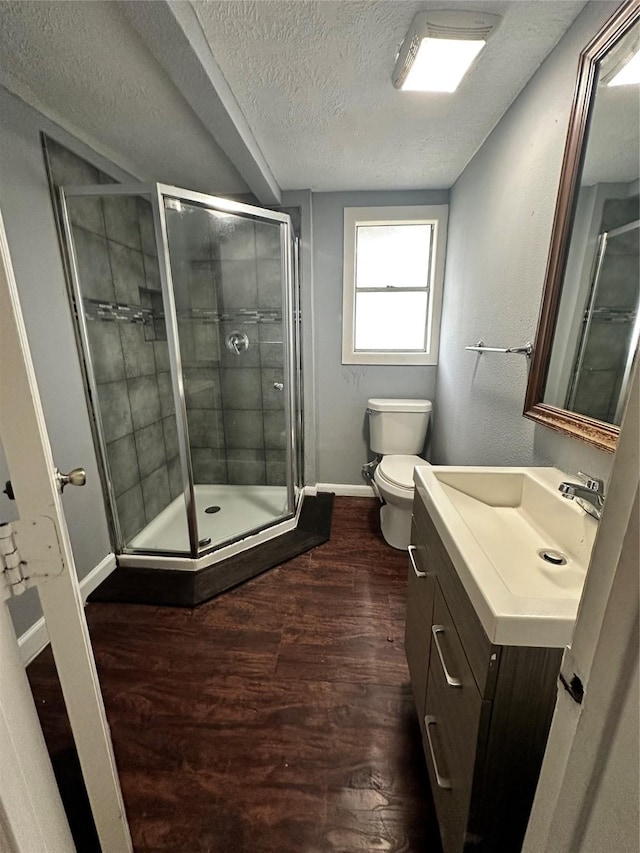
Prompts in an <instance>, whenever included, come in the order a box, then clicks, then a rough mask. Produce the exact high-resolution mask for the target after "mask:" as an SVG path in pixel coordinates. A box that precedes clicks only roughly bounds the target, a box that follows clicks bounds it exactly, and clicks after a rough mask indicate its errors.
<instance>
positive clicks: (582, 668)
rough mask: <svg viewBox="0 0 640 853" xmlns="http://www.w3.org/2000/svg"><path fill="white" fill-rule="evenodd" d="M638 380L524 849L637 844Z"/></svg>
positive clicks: (564, 851)
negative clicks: (568, 688)
mask: <svg viewBox="0 0 640 853" xmlns="http://www.w3.org/2000/svg"><path fill="white" fill-rule="evenodd" d="M639 382H640V371H638V369H637V367H636V371H635V376H634V378H633V381H632V384H631V391H630V394H629V401H628V403H627V411H626V415H625V417H624V419H623V421H622V429H621V433H620V439H619V441H618V447H617V450H616V458H615V461H614V466H613V472H612V475H611V479H610V481H609V486H608V495H607V500H606V503H605V507H604V512H603V514H602V521H601V522H600V528H599V530H598V535H597V538H596V541H595V544H594V548H593V554H592V557H591V564H590V566H589V572H588V575H587V579H586V583H585V588H584V592H583V595H582V599H581V602H580V608H579V611H578V619H577V621H576V626H575V630H574V634H573V639H572V642H571V646H570V648H568V649H567V650H566V651H565V654H564V658H563V661H562V667H561V670H560V672H561V677H562V678H563V679H564V682H565V683H566V684H567V685H568V686H570V687H571V686H573V689H572V691H571V693H570V692H568V691H567V690H566V689H564V688H563V687H562V686H561V687H560V689H559V691H558V701H557V704H556V709H555V713H554V717H553V722H552V724H551V731H550V733H549V741H548V744H547V750H546V752H545V757H544V761H543V764H542V770H541V773H540V779H539V782H538V788H537V791H536V796H535V800H534V804H533V809H532V811H531V819H530V821H529V826H528V829H527V835H526V837H525V841H524V847H523V851H524V853H609V852H610V851H611V852H612V853H613V851H616V853H617V851H619V853H627V851H628V853H632V851H637V850H638V837H639V834H640V806H639V804H640V741H639V732H640V698H639V693H638V690H639V676H638V668H639V654H638V643H639V636H638V622H639V617H640V607H639V600H640V587H639V573H638V543H639V542H640V530H639V524H640V506H639V485H640V484H639V480H640V388H639ZM576 687H577V688H578V689H577V690H576Z"/></svg>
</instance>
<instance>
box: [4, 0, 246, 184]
mask: <svg viewBox="0 0 640 853" xmlns="http://www.w3.org/2000/svg"><path fill="white" fill-rule="evenodd" d="M0 84H2V85H4V86H5V87H6V88H7V89H9V90H10V91H13V92H15V93H16V94H18V95H20V96H21V97H22V98H23V99H24V100H26V101H27V102H28V103H31V104H32V105H33V106H35V107H37V108H39V109H41V110H42V111H43V112H44V113H46V114H47V115H48V116H49V117H50V118H53V119H54V120H56V121H58V122H59V123H60V124H62V125H63V126H64V127H66V129H68V130H70V131H71V132H72V133H76V134H77V135H79V136H81V137H82V138H83V139H84V140H85V141H86V142H88V143H89V144H90V145H93V146H94V147H95V148H97V149H98V150H99V151H100V153H102V154H104V155H105V156H107V157H110V158H111V159H113V160H115V161H116V162H117V163H118V165H120V166H121V167H122V168H124V169H125V170H127V171H129V172H132V173H133V174H134V175H136V176H137V177H141V178H144V179H149V180H151V179H153V180H159V181H165V182H167V183H175V184H177V185H179V186H185V187H190V188H193V189H197V190H200V191H203V192H212V193H216V192H220V193H238V192H245V191H246V189H247V187H246V184H245V182H244V181H243V180H242V178H241V177H240V175H239V174H238V172H237V171H236V169H235V168H234V166H233V165H232V164H231V163H230V162H229V160H228V159H227V157H226V156H225V155H224V154H223V152H222V151H221V150H220V148H219V147H218V145H217V144H216V143H215V142H214V140H213V139H212V137H211V135H210V134H209V133H208V132H207V130H205V128H204V127H203V126H202V124H201V123H200V121H199V120H198V118H197V117H196V116H195V115H194V113H193V112H192V110H191V109H190V107H189V106H188V104H187V103H186V102H185V101H184V99H183V97H182V95H181V94H180V93H179V92H178V90H177V89H176V88H175V87H174V86H173V84H172V83H171V81H170V80H169V79H168V77H167V76H166V75H165V73H164V72H163V70H162V69H161V68H160V66H159V65H158V64H157V63H156V61H155V60H154V59H153V57H152V56H151V55H150V53H149V51H148V50H147V48H146V46H145V44H144V43H143V42H142V41H141V40H140V38H139V37H138V36H137V35H136V33H135V32H134V31H133V29H132V28H131V27H130V25H129V24H128V22H127V21H126V20H125V19H124V17H123V16H122V15H121V13H120V10H119V9H118V6H117V4H115V3H108V2H107V3H105V2H100V0H95V2H89V3H87V2H0Z"/></svg>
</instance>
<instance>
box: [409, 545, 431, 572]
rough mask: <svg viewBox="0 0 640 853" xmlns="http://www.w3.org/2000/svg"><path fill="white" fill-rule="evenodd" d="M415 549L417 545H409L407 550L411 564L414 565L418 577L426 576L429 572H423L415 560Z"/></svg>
mask: <svg viewBox="0 0 640 853" xmlns="http://www.w3.org/2000/svg"><path fill="white" fill-rule="evenodd" d="M415 550H416V546H415V545H409V547H408V548H407V551H408V552H409V559H410V560H411V565H412V566H413V571H414V572H415V573H416V577H417V578H426V576H427V573H426V572H421V571H420V569H419V568H418V567H417V566H416V561H415V558H414V556H413V552H414V551H415Z"/></svg>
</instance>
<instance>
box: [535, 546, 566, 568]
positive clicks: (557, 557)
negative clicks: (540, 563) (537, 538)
mask: <svg viewBox="0 0 640 853" xmlns="http://www.w3.org/2000/svg"><path fill="white" fill-rule="evenodd" d="M538 556H539V557H541V558H542V559H543V560H544V561H545V562H546V563H551V565H552V566H566V565H567V558H566V557H565V555H564V554H562V553H561V552H560V551H553V550H551V549H548V548H542V549H541V550H540V551H538Z"/></svg>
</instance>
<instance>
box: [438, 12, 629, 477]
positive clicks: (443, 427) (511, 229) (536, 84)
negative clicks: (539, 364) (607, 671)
mask: <svg viewBox="0 0 640 853" xmlns="http://www.w3.org/2000/svg"><path fill="white" fill-rule="evenodd" d="M615 5H616V4H612V3H595V2H594V3H588V4H587V7H586V8H585V10H584V11H583V12H582V14H581V15H580V16H579V18H578V19H577V20H576V22H575V24H574V25H573V26H572V27H571V28H570V29H569V31H568V32H567V33H566V35H565V36H564V37H563V39H562V40H561V41H560V42H559V44H558V45H557V47H556V48H555V49H554V51H553V52H552V53H551V54H550V55H549V57H548V58H547V59H546V60H545V62H544V63H543V64H542V65H541V67H540V68H539V70H538V71H537V72H536V74H535V75H534V77H533V78H532V79H531V81H530V82H529V84H528V85H527V86H526V87H525V89H524V90H523V91H522V93H521V94H520V95H519V96H518V98H517V99H516V100H515V101H514V103H513V104H512V106H511V107H510V109H509V110H508V112H507V113H506V114H505V115H504V117H503V118H502V120H501V121H500V123H499V124H498V125H497V126H496V128H495V129H494V130H493V132H492V133H491V135H490V136H489V138H488V139H487V141H486V142H485V143H484V145H483V146H482V147H481V148H480V150H479V151H478V153H477V154H476V155H475V157H474V158H473V160H472V161H471V162H470V164H469V165H468V166H467V168H466V169H465V171H464V172H463V174H462V175H461V177H460V178H459V179H458V181H457V182H456V184H455V186H454V187H453V189H452V191H451V202H450V214H449V216H450V218H449V240H448V249H447V268H446V273H445V286H444V306H443V314H442V340H441V345H440V364H439V368H438V383H437V389H436V399H435V407H434V437H433V443H432V461H435V462H436V463H439V464H463V465H527V464H534V465H545V464H546V465H548V464H551V465H556V466H558V467H560V468H562V469H564V470H570V471H575V470H576V469H577V468H582V469H584V470H587V471H590V472H593V473H594V474H599V475H600V476H604V477H607V476H608V474H609V471H610V467H611V462H612V456H611V454H606V453H601V452H599V451H597V450H593V449H591V448H590V447H588V445H586V444H583V443H580V442H576V441H574V440H572V439H569V438H566V437H564V436H562V435H561V434H559V433H555V432H553V431H551V430H548V429H546V428H545V427H542V426H537V425H534V423H533V422H532V421H529V420H527V419H525V418H523V417H522V409H523V402H524V395H525V389H526V383H527V365H526V362H525V359H524V357H522V356H516V355H483V356H480V357H478V356H477V355H475V354H473V353H470V352H466V351H465V349H464V347H465V346H467V345H469V344H474V343H476V342H477V341H478V340H480V339H482V340H483V341H484V342H485V343H486V344H488V345H492V346H515V345H520V344H524V343H525V342H526V341H527V340H530V339H533V337H534V335H535V330H536V325H537V319H538V311H539V307H540V299H541V295H542V287H543V283H544V275H545V267H546V262H547V253H548V249H549V241H550V236H551V227H552V221H553V214H554V208H555V201H556V195H557V190H558V181H559V178H560V166H561V161H562V152H563V147H564V141H565V136H566V132H567V124H568V118H569V110H570V107H571V100H572V95H573V88H574V85H575V78H576V71H577V61H578V55H579V53H580V51H581V50H582V48H583V47H584V46H585V45H586V44H587V42H588V41H589V40H590V39H591V37H592V36H593V35H594V34H595V32H596V31H597V30H598V29H599V27H600V26H601V24H602V23H603V22H604V21H605V20H606V18H607V17H608V16H609V15H610V14H611V12H612V10H613V8H615Z"/></svg>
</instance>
